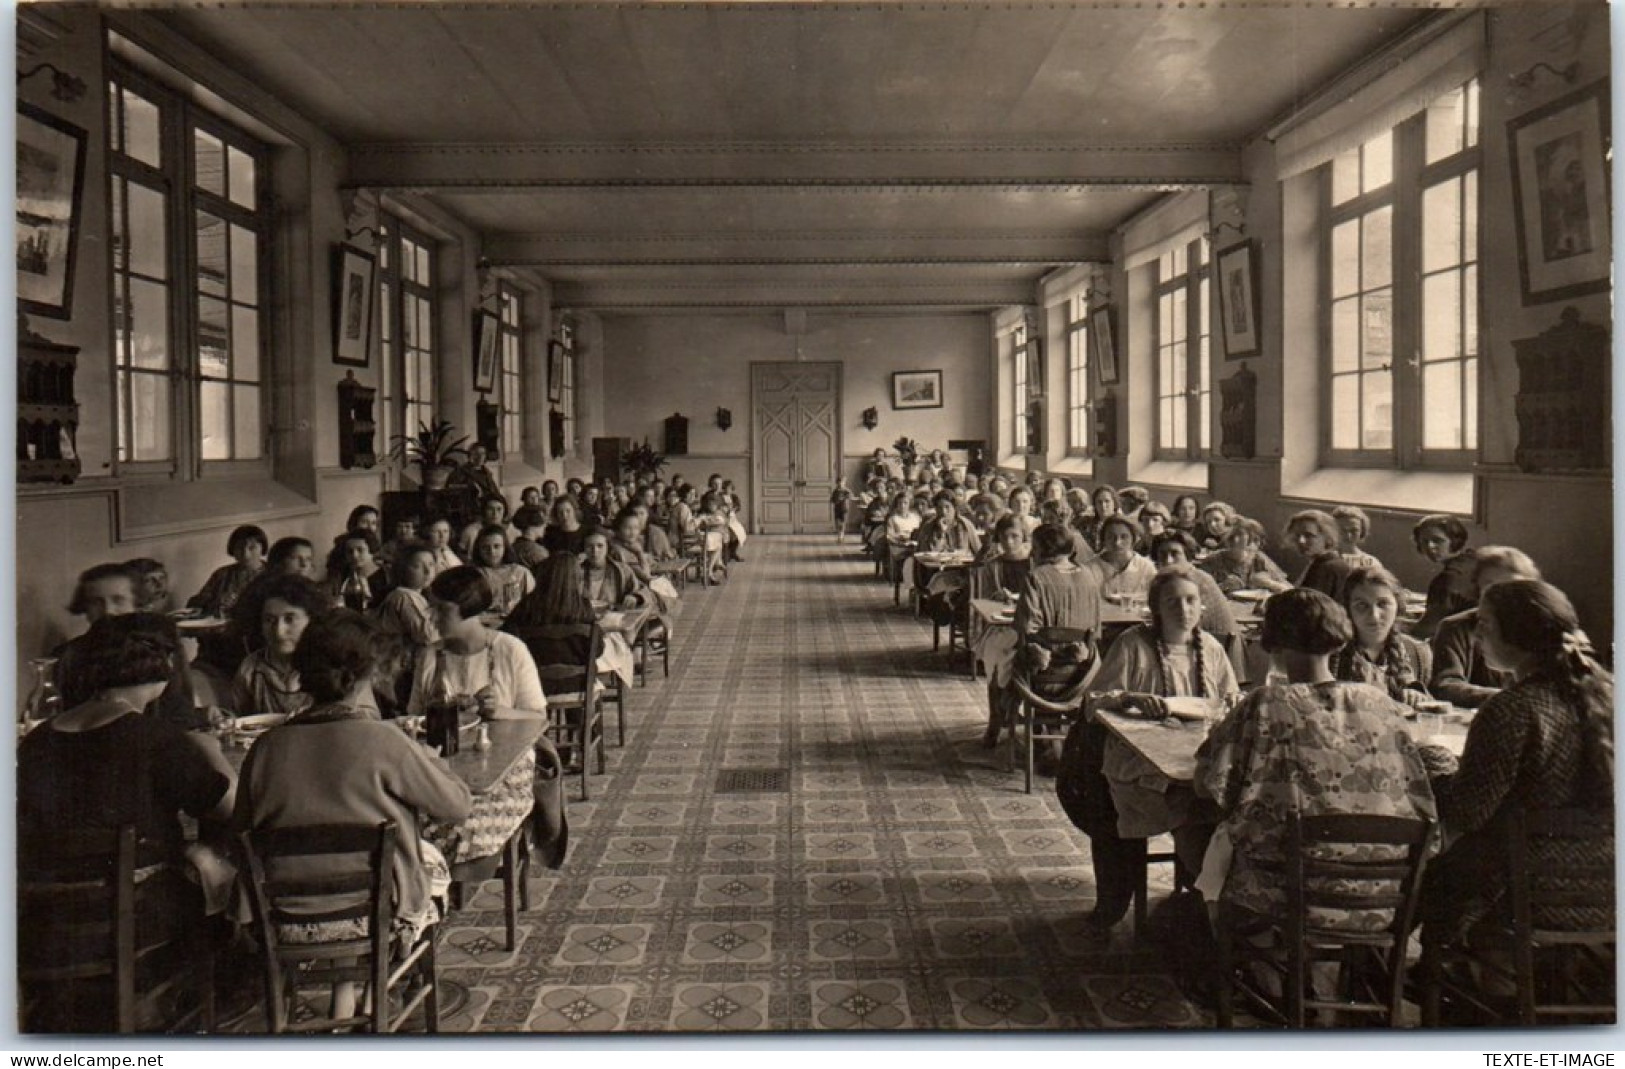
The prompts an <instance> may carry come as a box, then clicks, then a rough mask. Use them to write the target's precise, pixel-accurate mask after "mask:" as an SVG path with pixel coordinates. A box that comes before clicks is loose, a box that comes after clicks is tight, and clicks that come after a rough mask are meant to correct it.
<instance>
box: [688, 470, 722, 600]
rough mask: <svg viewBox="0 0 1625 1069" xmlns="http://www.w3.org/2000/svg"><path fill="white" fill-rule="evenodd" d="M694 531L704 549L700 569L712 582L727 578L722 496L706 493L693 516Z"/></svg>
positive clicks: (710, 492)
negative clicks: (701, 568) (703, 570)
mask: <svg viewBox="0 0 1625 1069" xmlns="http://www.w3.org/2000/svg"><path fill="white" fill-rule="evenodd" d="M694 530H695V533H696V534H697V535H698V536H699V538H700V542H701V545H702V546H703V547H704V554H705V556H704V558H703V561H702V567H703V568H704V569H705V574H706V575H708V576H710V577H711V580H712V581H713V582H720V581H721V580H722V579H723V578H725V577H726V576H727V573H728V569H727V564H726V563H725V562H726V560H727V548H728V513H727V506H726V505H724V504H723V501H722V495H721V494H718V493H715V492H712V491H707V492H706V494H705V495H704V496H703V497H701V498H700V510H699V511H698V512H696V513H695V514H694Z"/></svg>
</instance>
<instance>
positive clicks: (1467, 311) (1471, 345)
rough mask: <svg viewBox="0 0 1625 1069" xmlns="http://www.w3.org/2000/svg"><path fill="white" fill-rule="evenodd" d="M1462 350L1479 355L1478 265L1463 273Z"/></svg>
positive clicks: (1468, 353) (1471, 354) (1470, 354)
mask: <svg viewBox="0 0 1625 1069" xmlns="http://www.w3.org/2000/svg"><path fill="white" fill-rule="evenodd" d="M1461 274H1462V279H1461V296H1462V305H1463V307H1462V331H1461V347H1462V351H1463V352H1464V353H1466V354H1467V355H1469V356H1477V355H1478V265H1477V264H1474V265H1472V266H1470V267H1468V268H1467V269H1466V270H1465V271H1463V272H1462V273H1461Z"/></svg>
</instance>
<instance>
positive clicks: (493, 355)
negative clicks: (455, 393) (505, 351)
mask: <svg viewBox="0 0 1625 1069" xmlns="http://www.w3.org/2000/svg"><path fill="white" fill-rule="evenodd" d="M501 337H502V324H501V322H500V321H499V320H498V319H497V317H496V313H495V312H489V311H486V310H484V309H481V310H480V311H477V312H475V313H474V389H475V390H477V391H478V392H480V393H490V392H491V391H492V390H494V389H496V387H497V347H498V343H499V342H500V341H501Z"/></svg>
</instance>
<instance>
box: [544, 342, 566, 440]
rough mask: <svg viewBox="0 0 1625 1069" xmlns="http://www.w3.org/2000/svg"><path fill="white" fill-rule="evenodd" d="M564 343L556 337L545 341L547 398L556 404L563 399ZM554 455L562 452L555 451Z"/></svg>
mask: <svg viewBox="0 0 1625 1069" xmlns="http://www.w3.org/2000/svg"><path fill="white" fill-rule="evenodd" d="M566 355H567V354H566V353H565V351H564V343H563V342H562V341H560V340H559V339H557V338H554V339H552V340H551V341H549V342H548V343H547V400H548V402H549V403H550V404H555V405H556V404H558V403H559V402H560V401H562V400H564V358H565V356H566ZM554 455H555V456H562V455H563V454H560V453H555V454H554Z"/></svg>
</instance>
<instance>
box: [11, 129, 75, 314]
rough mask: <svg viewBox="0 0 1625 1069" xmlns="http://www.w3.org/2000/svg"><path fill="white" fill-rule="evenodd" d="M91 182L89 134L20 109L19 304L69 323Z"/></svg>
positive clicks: (34, 311)
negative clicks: (84, 197)
mask: <svg viewBox="0 0 1625 1069" xmlns="http://www.w3.org/2000/svg"><path fill="white" fill-rule="evenodd" d="M84 183H85V132H84V131H83V130H81V129H79V127H77V126H74V125H72V124H70V123H66V122H63V121H62V120H61V119H58V118H57V117H56V116H54V115H52V114H50V113H49V112H46V111H41V110H40V109H39V108H36V107H33V106H32V105H29V104H21V103H19V104H18V105H17V216H16V218H17V239H16V240H17V304H18V306H19V307H20V308H21V309H22V310H23V311H24V312H32V313H37V314H39V315H43V316H49V317H51V318H52V319H67V318H69V317H70V316H71V314H72V309H73V264H74V258H75V255H76V254H77V252H78V245H79V195H80V193H81V192H82V190H83V188H84Z"/></svg>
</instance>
